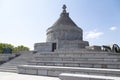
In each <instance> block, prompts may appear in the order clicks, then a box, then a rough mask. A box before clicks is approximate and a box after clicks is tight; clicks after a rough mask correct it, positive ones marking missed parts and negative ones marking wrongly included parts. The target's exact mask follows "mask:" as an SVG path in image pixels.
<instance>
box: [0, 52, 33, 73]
mask: <svg viewBox="0 0 120 80" xmlns="http://www.w3.org/2000/svg"><path fill="white" fill-rule="evenodd" d="M33 55H34V54H33V53H32V52H21V53H20V56H18V57H16V58H14V59H12V60H10V61H8V62H6V63H4V64H2V65H0V71H3V72H17V66H18V65H25V64H27V62H28V61H29V60H32V59H33Z"/></svg>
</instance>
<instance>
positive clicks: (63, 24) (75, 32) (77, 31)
mask: <svg viewBox="0 0 120 80" xmlns="http://www.w3.org/2000/svg"><path fill="white" fill-rule="evenodd" d="M82 37H83V31H82V29H81V28H79V27H78V26H77V25H76V24H75V23H74V22H73V21H72V19H71V18H70V17H69V13H67V12H66V6H65V5H63V12H62V13H61V15H60V17H59V18H58V20H57V21H56V22H55V23H54V24H53V25H52V27H50V28H48V30H47V42H51V41H56V40H82Z"/></svg>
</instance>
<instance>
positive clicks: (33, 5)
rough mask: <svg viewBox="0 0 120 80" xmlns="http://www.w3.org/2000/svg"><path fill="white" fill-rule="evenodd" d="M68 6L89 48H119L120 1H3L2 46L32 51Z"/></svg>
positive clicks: (0, 5)
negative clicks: (92, 46) (88, 43)
mask: <svg viewBox="0 0 120 80" xmlns="http://www.w3.org/2000/svg"><path fill="white" fill-rule="evenodd" d="M63 4H66V6H67V12H69V14H70V17H71V18H72V20H73V21H74V22H75V23H76V24H77V25H78V26H79V27H81V28H82V29H83V31H84V40H87V41H89V42H90V45H103V44H111V43H116V44H119V45H120V36H119V34H120V31H119V30H120V0H0V42H2V43H10V44H13V45H15V46H17V45H25V46H28V47H30V48H31V49H33V47H34V43H38V42H45V41H46V30H47V28H49V27H51V26H52V24H53V23H54V22H55V21H56V20H57V19H58V18H59V16H60V13H61V12H62V8H61V7H62V5H63Z"/></svg>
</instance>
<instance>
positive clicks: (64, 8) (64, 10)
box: [62, 4, 67, 13]
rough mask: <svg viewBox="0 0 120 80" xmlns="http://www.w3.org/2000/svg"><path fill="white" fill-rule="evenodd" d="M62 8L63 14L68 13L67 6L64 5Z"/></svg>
mask: <svg viewBox="0 0 120 80" xmlns="http://www.w3.org/2000/svg"><path fill="white" fill-rule="evenodd" d="M62 8H63V13H66V8H67V7H66V5H65V4H64V5H63V7H62Z"/></svg>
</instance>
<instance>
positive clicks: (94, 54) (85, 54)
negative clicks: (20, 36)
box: [35, 52, 120, 58]
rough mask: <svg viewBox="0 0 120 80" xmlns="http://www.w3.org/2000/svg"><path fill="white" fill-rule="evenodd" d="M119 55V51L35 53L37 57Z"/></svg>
mask: <svg viewBox="0 0 120 80" xmlns="http://www.w3.org/2000/svg"><path fill="white" fill-rule="evenodd" d="M41 56H42V57H45V56H46V57H51V56H53V57H72V56H74V57H103V58H104V57H112V56H114V57H117V58H120V54H118V53H111V54H109V53H107V54H103V53H100V54H97V53H68V54H67V53H54V52H53V53H37V54H35V57H41Z"/></svg>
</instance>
